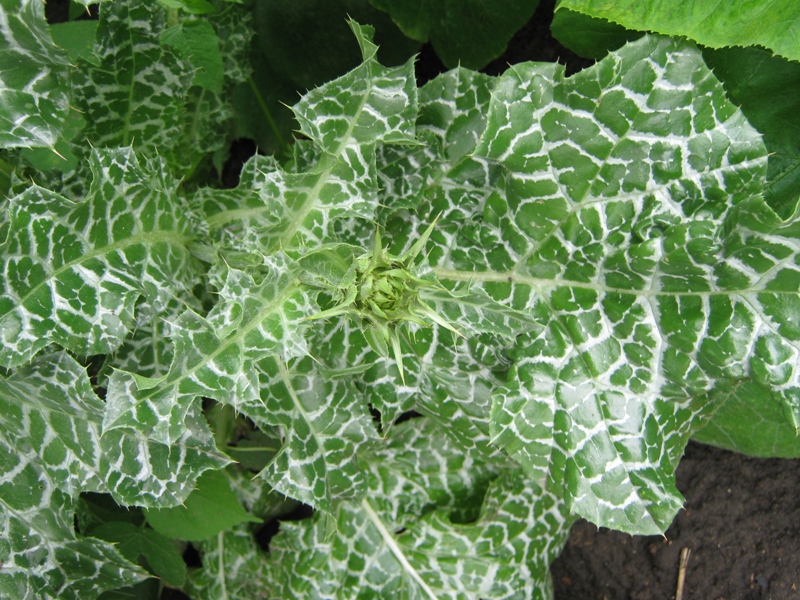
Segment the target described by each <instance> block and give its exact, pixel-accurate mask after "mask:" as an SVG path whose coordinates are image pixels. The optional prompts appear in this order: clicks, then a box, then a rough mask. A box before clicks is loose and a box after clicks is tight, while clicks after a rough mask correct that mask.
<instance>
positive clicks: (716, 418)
mask: <svg viewBox="0 0 800 600" xmlns="http://www.w3.org/2000/svg"><path fill="white" fill-rule="evenodd" d="M714 394H715V396H716V398H712V399H711V401H712V402H714V404H715V405H716V406H718V408H717V409H716V411H715V412H714V415H713V416H712V417H711V419H710V420H709V422H708V424H707V425H706V426H705V427H703V428H702V429H701V430H700V431H698V432H696V433H695V434H694V435H693V436H692V439H694V440H696V441H698V442H703V443H704V444H711V445H713V446H719V447H720V448H725V449H727V450H732V451H734V452H739V453H741V454H747V455H749V456H764V457H781V458H798V457H800V436H798V435H797V429H796V428H795V427H794V426H793V425H792V424H791V419H787V418H786V407H785V406H783V405H782V403H781V402H780V399H779V398H775V397H773V396H772V393H771V392H770V390H769V388H767V387H765V386H763V385H759V384H758V383H756V382H754V381H742V382H737V383H734V384H733V385H731V386H730V387H729V388H728V389H725V388H723V389H720V390H717V391H715V392H714Z"/></svg>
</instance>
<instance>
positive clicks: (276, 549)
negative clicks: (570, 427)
mask: <svg viewBox="0 0 800 600" xmlns="http://www.w3.org/2000/svg"><path fill="white" fill-rule="evenodd" d="M387 441H388V443H387V445H386V446H385V448H383V449H381V450H378V451H376V452H375V453H374V454H372V455H371V456H370V457H369V458H368V462H369V465H370V484H369V487H370V494H369V496H368V497H367V498H365V499H364V500H362V501H361V502H360V503H346V504H343V505H342V507H341V509H340V511H339V513H338V518H337V523H336V525H337V529H338V531H337V533H336V534H335V535H334V536H333V537H332V538H328V537H327V530H326V525H325V521H324V519H322V518H320V516H319V515H318V516H315V517H314V518H313V519H310V520H306V521H300V522H294V523H283V524H282V525H281V531H280V532H279V533H278V535H277V536H275V537H274V538H273V539H272V540H271V543H270V569H271V572H272V573H273V578H272V582H274V583H273V586H274V589H273V591H272V592H271V595H272V596H273V597H281V598H298V597H312V596H313V597H331V598H347V597H350V596H351V594H352V591H354V590H358V591H359V593H361V594H363V595H373V594H374V595H384V596H385V595H391V596H392V597H393V598H462V597H473V596H474V597H481V598H506V597H510V595H513V594H515V593H517V594H518V593H520V592H524V593H525V594H526V596H529V597H546V596H547V594H548V593H551V591H552V588H551V585H552V584H551V583H550V575H549V563H550V561H551V560H552V559H553V558H554V557H555V556H557V554H558V552H559V551H560V549H561V547H562V546H563V544H564V542H565V541H566V535H567V532H568V529H569V525H570V524H571V519H570V518H569V517H568V516H567V514H566V511H565V510H564V507H563V505H562V504H560V503H559V501H558V500H557V499H556V497H554V496H550V495H547V494H545V495H540V494H539V492H538V491H537V490H536V488H535V487H534V486H532V484H531V483H530V482H526V481H525V478H524V477H522V476H520V474H519V472H515V471H513V470H512V471H508V472H506V473H503V474H501V475H500V476H499V477H498V478H497V479H496V480H494V481H493V482H492V483H491V484H490V485H489V490H488V492H486V496H485V498H484V500H483V504H482V505H481V497H482V496H483V493H484V492H485V491H486V486H487V484H488V482H489V480H490V479H492V478H493V473H492V471H491V470H490V469H487V468H486V467H485V465H482V464H481V463H480V462H477V461H475V462H473V461H472V460H471V459H470V458H468V457H467V456H465V455H464V454H463V453H462V452H461V449H460V448H459V447H458V446H456V445H454V444H452V443H451V442H449V440H448V439H447V438H446V437H444V436H443V435H442V433H441V431H440V430H438V429H437V427H436V426H435V425H433V423H431V422H429V421H426V420H422V419H415V420H412V421H408V422H406V423H403V424H402V425H398V426H397V427H395V428H394V429H393V430H392V432H391V434H390V438H389V439H388V440H387ZM465 460H466V461H468V462H467V463H465V462H464V461H465ZM465 519H466V522H465Z"/></svg>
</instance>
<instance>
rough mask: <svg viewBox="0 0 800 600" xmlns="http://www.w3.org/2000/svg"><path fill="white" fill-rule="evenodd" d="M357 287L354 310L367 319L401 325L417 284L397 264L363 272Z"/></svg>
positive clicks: (416, 293)
mask: <svg viewBox="0 0 800 600" xmlns="http://www.w3.org/2000/svg"><path fill="white" fill-rule="evenodd" d="M357 285H358V295H357V297H356V301H355V306H356V308H357V309H358V310H359V311H360V312H361V313H362V315H364V314H365V313H366V314H368V315H369V317H370V319H378V320H381V321H385V322H389V323H396V322H398V321H402V320H403V319H404V317H406V316H407V315H408V309H409V308H410V307H411V306H412V305H413V304H414V302H415V301H416V299H417V296H418V290H419V284H418V283H417V280H415V278H414V277H413V276H412V275H411V274H410V273H409V272H408V271H407V270H406V269H405V268H404V267H403V266H402V265H400V264H390V265H388V266H378V267H374V268H372V269H370V270H367V271H366V272H364V273H362V274H361V277H360V281H359V282H358V283H357ZM365 316H366V315H365Z"/></svg>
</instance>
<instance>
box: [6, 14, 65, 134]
mask: <svg viewBox="0 0 800 600" xmlns="http://www.w3.org/2000/svg"><path fill="white" fill-rule="evenodd" d="M0 65H3V68H2V70H0V107H2V108H0V147H2V148H14V147H20V146H23V147H35V146H40V147H41V146H44V147H48V148H53V147H54V146H55V144H56V142H57V141H58V139H59V137H60V136H61V130H62V128H63V126H64V121H65V120H66V118H67V113H68V112H69V59H68V58H67V55H66V53H65V52H63V51H62V50H60V49H58V48H56V46H55V44H54V43H53V39H52V38H51V37H50V31H49V29H48V27H47V23H46V22H45V19H44V4H43V3H42V2H40V1H39V0H3V2H2V3H0Z"/></svg>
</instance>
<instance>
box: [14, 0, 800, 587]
mask: <svg viewBox="0 0 800 600" xmlns="http://www.w3.org/2000/svg"><path fill="white" fill-rule="evenodd" d="M332 4H333V3H327V4H325V8H324V9H325V10H328V9H329V8H330V6H331V5H332ZM484 4H485V3H471V2H465V3H464V6H465V9H464V10H465V12H464V13H463V14H462V13H461V12H459V11H456V12H455V13H453V12H452V11H450V10H449V9H448V10H445V8H444V7H441V6H440V3H437V2H431V3H430V6H429V7H427V8H426V9H425V10H423V11H421V12H419V11H418V12H417V13H415V14H414V15H409V14H407V8H404V5H403V3H395V2H390V1H388V0H380V1H379V0H375V1H373V2H372V5H371V6H367V4H366V3H363V5H364V6H363V7H362V9H363V10H364V11H365V14H368V15H369V16H370V18H371V19H374V21H373V22H375V23H383V24H384V25H381V26H380V27H379V29H378V33H379V34H381V33H382V32H389V33H386V35H387V36H388V37H387V39H390V40H391V39H399V38H400V37H402V34H401V32H403V33H405V34H407V35H408V36H410V37H411V38H414V39H413V40H410V39H407V38H403V39H404V40H405V42H403V43H404V44H407V45H408V46H407V48H410V50H408V51H407V52H406V54H405V55H404V56H402V57H401V58H400V59H397V57H396V56H395V59H394V60H392V61H391V62H389V63H387V64H390V65H391V66H385V65H384V64H383V63H382V61H381V60H380V59H379V54H378V46H377V45H376V44H375V42H374V33H375V32H374V30H373V28H372V27H370V26H367V25H362V24H359V23H358V22H356V21H354V20H351V21H349V31H348V32H347V35H348V36H349V37H348V39H349V40H351V41H352V40H355V42H353V46H352V50H353V51H354V52H355V51H356V48H357V51H358V53H359V55H358V58H357V59H356V60H355V61H354V62H353V64H351V65H349V66H348V68H347V69H343V70H342V71H341V72H339V73H338V74H336V75H331V76H330V77H327V79H328V80H327V81H325V82H319V83H320V85H319V86H317V87H311V86H306V87H303V86H301V85H300V84H297V85H296V86H295V87H291V92H292V93H294V90H295V89H296V88H297V87H299V88H300V89H301V91H302V92H303V93H302V97H301V98H300V99H299V101H297V102H296V103H294V106H293V107H292V108H291V111H288V110H286V112H280V111H281V110H285V109H284V108H281V106H282V105H281V104H280V101H282V100H284V97H282V96H281V93H282V92H281V90H282V89H284V88H285V86H286V85H289V84H288V83H287V80H286V79H285V78H286V77H288V76H290V75H291V76H296V77H301V76H305V75H304V73H305V74H306V75H308V73H311V75H308V77H309V78H311V77H312V75H313V73H314V71H313V69H310V68H309V69H308V71H303V70H302V69H300V68H299V67H296V66H292V67H291V68H290V67H288V66H287V65H286V64H283V63H281V64H276V63H274V62H270V60H269V57H273V58H274V57H278V56H280V57H283V58H281V59H280V60H281V61H284V62H286V63H289V62H291V61H294V60H295V59H297V60H299V58H297V57H301V58H303V57H305V55H304V54H303V48H301V47H299V46H298V45H297V44H294V45H293V46H291V48H292V51H291V52H288V51H286V52H284V53H283V54H281V47H279V45H277V44H278V43H277V42H276V39H277V38H279V37H280V35H281V34H283V33H285V32H284V31H283V30H284V29H287V30H288V29H289V28H288V25H287V26H286V27H284V28H279V29H281V31H276V28H274V27H273V26H272V25H274V22H278V21H274V20H273V21H270V18H273V17H274V13H273V12H270V11H275V10H278V7H279V6H280V3H278V2H275V3H263V4H262V3H256V4H250V3H247V2H244V3H239V2H233V1H225V0H207V1H206V0H191V1H190V0H160V1H152V2H142V1H139V0H115V1H114V2H102V3H100V5H99V8H98V10H97V11H96V12H97V15H98V18H96V19H86V18H84V17H83V16H82V15H84V14H85V12H86V11H85V9H84V7H82V6H78V5H74V6H73V8H75V7H76V6H77V7H78V8H79V9H80V10H73V11H72V16H73V17H75V18H78V17H80V18H79V19H78V20H75V21H68V22H65V23H58V24H53V25H48V24H47V23H46V21H45V19H44V13H43V4H42V3H41V2H40V1H39V0H0V14H1V15H2V19H0V78H2V85H0V148H2V150H0V160H2V162H1V163H0V166H2V168H3V175H4V178H3V180H2V185H3V193H4V199H3V211H2V217H1V218H0V243H1V244H2V245H0V264H1V265H2V268H0V338H2V347H1V348H0V368H2V372H1V373H0V375H1V376H0V596H3V597H5V598H20V599H21V598H31V599H32V598H59V599H70V598H76V599H77V598H80V599H81V600H86V599H87V598H96V597H104V598H118V597H123V596H124V595H125V594H127V595H128V596H133V595H135V596H137V597H140V598H159V597H160V596H162V595H165V594H166V593H167V592H166V591H167V590H170V592H169V593H177V592H174V590H175V589H180V590H181V591H182V593H184V594H186V595H188V596H189V597H191V598H197V599H202V598H209V599H212V598H213V599H219V598H241V599H250V598H281V599H286V598H390V597H391V598H486V599H488V598H550V597H552V583H551V580H550V574H549V567H550V563H551V562H552V561H553V560H554V559H555V557H556V556H557V555H558V554H559V552H560V551H561V549H562V547H563V546H564V544H565V542H566V539H567V535H568V533H569V528H570V525H571V524H572V523H573V521H574V520H575V519H576V518H578V517H584V518H586V519H589V520H591V521H593V522H594V523H596V524H598V525H601V526H605V527H611V528H616V529H619V530H622V531H626V532H630V533H636V534H653V533H661V532H664V531H665V530H666V528H667V527H668V526H669V524H670V522H671V521H672V519H673V517H674V516H675V514H676V512H677V511H678V510H679V509H680V508H681V506H682V501H683V499H682V497H681V495H680V493H679V492H678V490H677V489H676V488H675V484H674V473H675V468H676V467H677V464H678V462H679V460H680V457H681V455H682V454H683V450H684V447H685V445H686V444H687V442H688V441H689V439H690V438H692V437H695V438H698V439H700V440H703V441H705V442H708V443H713V444H717V445H721V446H724V447H727V448H731V449H735V450H740V451H746V452H749V453H751V454H760V455H774V456H796V455H798V454H800V445H798V442H797V437H796V431H797V424H798V423H800V356H798V355H799V354H800V326H798V323H800V259H799V258H798V255H799V254H800V224H799V223H800V221H798V218H797V216H796V213H795V210H794V209H795V207H796V199H797V188H798V186H797V178H796V176H795V175H793V173H794V172H793V171H792V170H791V168H789V167H786V165H787V164H789V162H791V160H790V158H791V156H795V155H792V152H794V151H795V150H796V149H793V147H791V146H790V145H787V142H785V140H783V138H781V137H780V136H778V135H776V134H775V132H776V131H780V128H777V127H776V126H775V121H776V117H775V114H778V113H777V112H774V111H773V112H769V110H766V109H764V106H766V107H768V108H769V107H772V108H774V106H773V105H771V104H769V103H766V104H765V103H764V102H761V101H758V102H756V101H754V100H753V98H754V97H757V95H756V94H755V93H754V92H753V90H752V89H750V88H748V87H747V84H745V83H742V84H741V85H739V84H736V82H732V80H731V79H730V78H728V79H725V77H726V73H730V72H740V71H737V70H736V69H737V68H739V67H741V68H745V66H746V64H750V63H748V62H747V61H748V60H750V59H751V58H752V57H751V56H750V55H749V54H747V53H748V52H750V50H752V51H753V52H760V53H764V52H766V51H765V50H755V49H750V50H747V49H739V50H737V51H731V52H730V53H726V52H724V51H714V50H713V48H715V47H717V46H719V45H725V44H727V43H728V42H726V41H723V42H722V43H721V44H719V43H717V42H716V41H715V40H714V39H709V38H707V37H704V36H705V32H703V31H699V32H694V31H693V30H692V31H688V32H686V31H681V29H680V27H681V26H682V24H681V23H682V22H681V21H680V19H679V17H680V16H681V15H680V14H674V15H664V16H663V18H664V21H663V23H664V24H665V26H664V27H663V28H659V27H658V26H654V25H653V24H652V23H649V22H648V23H646V26H644V25H642V26H641V27H637V23H631V22H627V21H626V22H624V23H621V22H620V20H619V19H618V20H617V21H615V22H614V23H615V24H614V23H607V25H608V26H610V27H612V29H613V31H611V33H610V34H609V35H606V36H605V37H596V38H593V40H594V42H593V44H594V45H593V48H594V50H595V51H596V52H597V54H598V56H597V58H598V59H599V60H598V62H597V63H596V64H594V65H593V66H591V67H589V68H586V69H584V70H582V71H580V72H578V73H576V74H575V75H572V76H570V77H566V75H565V72H564V68H563V67H562V66H560V65H558V64H555V63H540V62H539V63H535V62H527V63H522V64H517V65H513V66H511V67H509V68H508V69H507V70H506V71H505V73H503V74H501V75H499V76H493V75H486V74H482V73H480V72H477V71H474V70H470V69H468V68H466V66H471V67H475V68H477V67H480V66H482V65H484V64H486V63H487V62H488V61H489V60H491V59H492V58H494V57H495V56H497V55H498V54H500V53H501V52H502V49H503V47H504V46H505V43H506V42H507V41H508V39H509V38H510V36H511V34H512V33H513V32H514V31H515V30H516V29H517V28H519V27H520V26H521V25H522V24H523V23H524V22H525V21H526V20H527V19H528V18H529V17H530V15H531V12H532V11H533V6H532V5H531V4H530V3H523V2H518V1H514V0H505V1H504V2H501V3H499V4H498V5H497V6H496V7H493V8H491V9H487V8H486V7H485V6H484ZM702 4H703V3H702V2H701V3H697V2H695V3H692V6H700V5H702ZM711 4H714V6H715V10H716V9H717V8H718V7H716V3H710V2H709V5H711ZM732 4H737V3H732ZM501 5H503V6H501ZM523 5H524V6H523ZM589 5H591V3H581V2H577V0H576V1H570V2H566V1H565V2H563V3H562V5H561V6H560V8H559V9H558V10H557V12H556V22H555V23H554V30H556V31H561V32H562V35H563V37H564V39H565V41H568V38H569V37H570V36H569V33H570V32H571V31H572V29H571V27H573V28H574V30H575V31H577V30H579V24H580V22H581V21H580V20H581V19H584V18H595V17H597V16H598V15H597V14H596V12H592V11H593V10H594V9H593V8H592V6H589ZM320 6H322V5H320ZM792 6H793V5H792ZM501 8H502V10H501ZM789 8H791V7H789ZM379 9H380V10H379ZM93 10H94V9H93ZM319 10H323V8H322V7H319ZM359 10H361V9H359ZM473 10H483V11H485V12H486V14H485V15H484V16H483V17H481V18H479V19H475V18H474V14H473V12H470V11H473ZM698 10H699V9H698ZM730 10H734V9H730ZM736 10H741V11H745V12H742V14H737V15H736V17H737V18H738V19H739V21H741V22H748V23H749V22H751V21H752V22H755V18H753V19H750V21H748V19H749V18H750V17H748V14H749V13H746V9H744V8H742V9H736ZM353 11H355V8H354V9H353ZM381 11H383V12H381ZM345 12H348V11H345ZM495 13H496V14H495ZM626 14H627V13H626ZM631 14H633V13H631ZM650 14H652V11H651V12H648V15H650ZM714 14H717V13H714ZM265 15H266V16H265ZM270 15H272V16H273V17H270ZM765 15H766V16H765ZM600 16H602V15H600ZM723 16H724V15H723ZM728 16H730V15H728ZM768 16H769V15H768V11H767V13H764V14H762V13H759V14H758V20H759V22H764V19H767V17H768ZM673 17H674V18H675V19H673V20H670V19H672V18H673ZM784 17H785V15H784ZM784 17H781V19H782V20H781V22H785V21H786V19H785V18H784ZM720 18H723V17H720ZM726 18H727V17H726ZM307 21H308V22H309V24H308V27H311V26H312V25H311V19H307ZM340 21H341V23H340V24H343V23H344V18H343V17H342V18H341V19H340ZM673 21H674V22H673ZM696 21H697V20H696V19H695V20H692V19H689V22H691V23H694V22H696ZM739 21H736V22H739ZM280 22H281V23H284V22H283V21H280ZM730 22H734V21H730ZM788 22H800V18H798V19H795V20H794V21H791V19H790V20H789V21H788ZM287 23H288V21H287ZM487 23H488V24H490V25H491V29H492V31H491V33H487V31H486V29H485V28H484V29H481V27H482V26H484V25H486V24H487ZM570 23H572V24H573V25H572V26H571V25H570ZM656 25H658V24H656ZM328 27H330V28H332V27H333V26H332V25H330V26H328ZM343 27H344V25H343ZM381 27H382V28H383V29H382V28H381ZM623 27H624V28H623ZM386 28H388V29H386ZM392 28H393V29H392ZM637 29H647V30H650V31H656V32H659V33H658V34H652V35H647V36H644V35H642V34H640V33H638V32H637ZM580 30H581V31H586V29H580ZM593 31H594V30H593ZM715 31H716V29H715ZM770 31H771V30H770ZM391 32H394V33H391ZM454 32H456V33H454ZM743 32H745V33H748V35H749V34H750V33H751V32H750V30H749V29H747V30H746V31H745V30H743ZM390 33H391V35H390ZM694 33H696V35H693V34H694ZM728 33H730V32H728ZM662 34H684V35H685V36H688V38H689V39H686V37H670V36H669V35H662ZM320 35H322V34H320ZM392 35H394V36H395V38H392ZM459 35H463V37H459ZM753 35H754V36H755V37H754V38H752V39H754V40H755V41H750V38H748V40H746V41H745V42H743V43H745V44H750V43H758V44H759V45H761V46H764V47H765V48H769V49H771V51H774V53H775V56H773V55H770V56H768V57H766V58H765V60H764V61H761V62H760V63H759V64H760V65H761V67H759V68H762V67H763V65H765V64H769V65H773V66H774V69H775V72H780V73H781V77H783V78H784V79H785V78H788V77H790V76H792V73H794V72H795V71H794V70H793V69H795V68H796V65H795V63H792V62H791V61H792V60H795V61H796V60H797V59H798V58H800V51H796V50H797V49H792V48H791V47H787V46H786V45H785V44H783V45H782V44H780V43H778V42H779V41H780V40H778V41H776V40H775V39H773V38H772V36H771V34H769V35H766V37H764V38H763V39H762V38H761V37H759V36H758V32H756V33H755V34H753ZM306 38H307V39H308V43H309V46H310V47H313V43H314V39H313V36H309V35H307V34H306ZM634 38H637V39H634ZM793 39H800V36H795V37H794V38H793ZM414 40H416V41H414ZM427 40H430V41H431V43H432V47H433V48H435V49H436V51H437V52H438V53H439V54H440V56H441V57H442V59H443V60H444V61H445V62H447V63H448V64H449V65H452V66H453V67H454V68H452V70H449V71H447V72H445V73H442V74H441V75H439V76H438V77H436V78H434V79H433V80H432V81H430V82H428V83H425V84H424V85H422V86H421V87H420V86H419V85H418V84H417V81H416V78H415V71H414V60H415V59H414V57H413V55H412V54H413V52H414V51H415V49H416V48H418V47H419V43H420V42H424V41H427ZM465 40H466V41H465ZM609 40H611V41H613V44H612V45H613V46H615V47H614V48H613V49H612V51H610V52H609V51H608V50H609V48H608V47H607V45H608V44H611V41H609ZM692 40H695V41H696V42H698V43H699V44H701V45H702V46H705V47H701V46H698V44H697V43H695V41H692ZM584 41H585V40H584ZM603 44H606V46H604V45H603ZM715 44H716V45H715ZM265 47H266V48H269V49H270V50H269V52H267V53H266V54H268V55H269V57H265V54H264V52H263V49H264V48H265ZM331 47H333V46H331ZM404 47H406V46H404ZM259 48H260V49H261V53H259V52H260V51H259ZM343 48H344V46H343ZM284 50H285V48H284ZM739 51H742V52H745V54H741V53H740V52H739ZM342 52H343V53H345V52H344V50H343V51H342ZM793 53H794V54H793ZM331 54H333V52H331ZM777 55H781V56H787V58H788V60H783V59H780V58H778V56H777ZM306 58H307V57H306ZM312 58H313V57H312ZM325 58H326V59H327V58H330V57H329V56H327V55H326V56H325ZM462 58H463V61H462ZM275 60H277V59H275ZM348 60H350V59H348ZM459 61H462V65H466V66H457V65H458V63H459ZM774 61H778V62H774ZM296 64H300V63H294V62H292V65H296ZM709 64H711V65H713V66H715V70H714V72H712V70H711V68H709ZM253 65H256V67H257V68H254V67H253ZM775 65H777V66H775ZM728 67H730V68H728ZM734 67H736V68H734ZM759 72H760V73H761V72H762V71H759ZM717 75H718V76H719V77H722V78H723V82H720V80H719V79H718V78H717ZM281 77H284V79H281ZM281 82H283V83H281ZM723 83H724V85H723ZM768 84H769V82H766V83H764V85H765V86H766V85H768ZM281 86H284V87H281ZM726 86H727V87H726ZM307 88H308V89H307ZM776 90H777V91H776V92H775V93H774V94H772V96H773V97H775V98H780V97H782V96H781V95H780V88H778V87H776ZM732 97H733V98H734V100H735V101H732V100H731V98H732ZM795 101H796V94H795V95H793V96H792V98H791V99H788V97H787V99H786V102H788V103H791V102H795ZM738 106H742V109H740V108H738ZM772 108H770V110H772ZM743 110H744V111H745V112H743ZM776 110H777V109H776ZM765 111H766V112H765ZM780 114H781V115H784V116H785V117H786V119H791V118H793V117H792V115H798V114H800V111H797V110H788V109H787V110H786V111H784V112H781V113H780ZM281 115H283V116H281ZM781 118H783V117H781ZM751 121H752V123H753V124H756V126H757V127H758V129H757V128H756V127H754V125H753V124H751ZM782 122H783V123H784V125H785V123H786V122H787V121H785V120H784V121H782ZM287 123H288V125H287ZM290 131H294V133H293V134H290V133H289V132H290ZM242 134H247V135H253V136H254V137H256V138H257V139H258V143H259V145H260V147H261V149H262V152H260V153H257V154H256V155H254V156H252V157H251V158H250V159H249V160H248V161H247V162H246V164H245V165H244V166H243V168H242V169H241V174H240V176H239V179H238V184H235V185H234V186H233V187H231V186H226V185H223V183H224V182H222V181H221V180H220V177H219V175H218V174H219V173H220V172H222V171H223V166H224V165H225V164H226V163H228V164H230V162H229V161H228V159H227V157H228V154H229V152H230V149H231V147H232V144H231V142H232V140H233V138H235V137H237V136H241V135H242ZM290 136H292V137H290ZM782 144H783V145H782ZM270 150H274V152H270ZM770 152H773V155H772V156H771V155H770ZM797 155H800V154H797ZM776 156H777V158H775V157H776ZM787 157H788V158H787ZM783 159H786V160H787V161H788V162H780V160H783ZM754 415H755V417H754Z"/></svg>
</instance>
